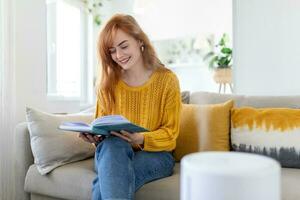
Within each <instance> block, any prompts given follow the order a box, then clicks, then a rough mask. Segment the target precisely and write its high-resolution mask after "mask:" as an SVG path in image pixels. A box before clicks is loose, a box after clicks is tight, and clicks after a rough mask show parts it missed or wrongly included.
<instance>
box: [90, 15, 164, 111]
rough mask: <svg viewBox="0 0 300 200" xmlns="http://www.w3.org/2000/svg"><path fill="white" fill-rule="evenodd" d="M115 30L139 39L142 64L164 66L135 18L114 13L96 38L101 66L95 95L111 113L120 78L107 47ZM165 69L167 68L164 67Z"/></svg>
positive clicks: (119, 70)
mask: <svg viewBox="0 0 300 200" xmlns="http://www.w3.org/2000/svg"><path fill="white" fill-rule="evenodd" d="M117 30H122V31H124V32H125V33H127V34H128V35H130V36H131V37H133V38H135V39H136V40H137V41H140V42H141V43H142V44H143V46H144V50H143V51H142V53H141V55H142V60H143V64H144V65H145V66H146V67H147V68H149V69H156V68H165V67H164V65H163V64H162V63H161V61H160V60H159V59H158V57H157V55H156V52H155V50H154V48H153V46H152V45H151V43H150V40H149V38H148V36H147V35H146V34H145V33H144V32H143V30H142V29H141V27H140V26H139V25H138V23H137V22H136V20H135V19H134V18H133V17H132V16H130V15H124V14H116V15H114V16H113V17H112V18H111V19H110V20H109V21H108V22H107V23H106V25H105V26H104V28H103V29H102V31H101V33H100V35H99V38H98V47H97V48H98V58H99V61H100V64H101V67H102V72H101V80H100V81H98V84H97V87H96V92H97V97H98V98H100V102H102V103H103V104H104V105H103V106H102V107H103V109H104V111H105V112H106V113H111V112H112V110H113V108H114V106H115V103H116V99H115V86H116V84H117V83H118V81H119V80H120V78H121V72H122V68H121V67H120V66H119V65H118V64H117V63H116V62H115V61H113V59H112V57H111V54H110V52H109V48H111V47H112V45H113V39H114V36H115V34H116V32H117ZM165 69H167V68H165Z"/></svg>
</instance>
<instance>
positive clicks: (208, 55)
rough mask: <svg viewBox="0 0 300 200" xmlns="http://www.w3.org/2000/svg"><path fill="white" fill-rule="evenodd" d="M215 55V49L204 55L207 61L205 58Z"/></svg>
mask: <svg viewBox="0 0 300 200" xmlns="http://www.w3.org/2000/svg"><path fill="white" fill-rule="evenodd" d="M213 55H215V53H214V52H213V51H210V52H208V53H207V54H206V55H205V56H204V57H203V60H204V61H205V60H207V59H209V58H210V57H212V56H213Z"/></svg>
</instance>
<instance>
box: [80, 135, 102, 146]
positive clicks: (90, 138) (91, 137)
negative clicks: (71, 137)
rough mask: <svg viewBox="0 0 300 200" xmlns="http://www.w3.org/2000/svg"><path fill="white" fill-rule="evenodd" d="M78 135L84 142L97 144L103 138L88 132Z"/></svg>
mask: <svg viewBox="0 0 300 200" xmlns="http://www.w3.org/2000/svg"><path fill="white" fill-rule="evenodd" d="M78 137H80V138H81V139H83V140H84V141H86V142H89V143H93V144H98V143H99V142H101V141H102V140H103V137H102V136H98V135H92V134H89V133H79V135H78Z"/></svg>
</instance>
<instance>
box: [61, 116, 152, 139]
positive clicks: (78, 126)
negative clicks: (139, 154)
mask: <svg viewBox="0 0 300 200" xmlns="http://www.w3.org/2000/svg"><path fill="white" fill-rule="evenodd" d="M58 128H59V129H60V130H64V131H74V132H84V133H90V134H95V135H106V136H107V135H110V131H115V132H120V131H121V130H125V131H128V132H130V133H135V132H146V131H149V130H147V129H145V128H143V127H141V126H138V125H136V124H133V123H132V122H130V121H129V120H128V119H126V118H125V117H123V116H122V115H108V116H103V117H100V118H97V119H95V120H94V121H93V122H92V123H91V124H86V123H83V122H64V123H62V124H61V125H60V126H59V127H58Z"/></svg>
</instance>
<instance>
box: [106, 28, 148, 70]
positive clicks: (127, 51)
mask: <svg viewBox="0 0 300 200" xmlns="http://www.w3.org/2000/svg"><path fill="white" fill-rule="evenodd" d="M141 45H142V43H141V42H139V41H137V40H136V39H135V38H133V37H132V36H130V35H129V34H127V33H125V32H124V31H122V30H120V29H118V30H117V31H116V34H115V36H114V39H113V45H112V47H110V48H109V53H110V55H111V58H112V59H113V61H115V62H116V63H117V64H118V65H119V66H120V67H122V69H124V70H129V69H133V68H135V67H137V66H142V65H143V60H142V59H143V58H142V55H141Z"/></svg>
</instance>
